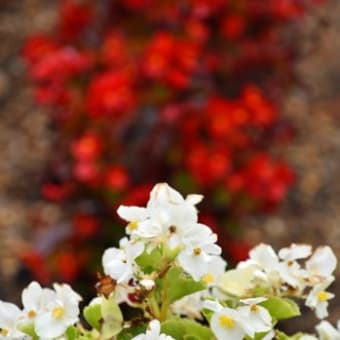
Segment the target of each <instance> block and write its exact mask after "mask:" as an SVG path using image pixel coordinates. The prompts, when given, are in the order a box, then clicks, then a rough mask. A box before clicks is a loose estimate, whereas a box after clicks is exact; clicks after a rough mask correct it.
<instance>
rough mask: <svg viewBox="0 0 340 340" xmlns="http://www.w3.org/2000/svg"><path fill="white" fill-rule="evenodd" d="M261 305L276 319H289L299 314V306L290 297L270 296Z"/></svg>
mask: <svg viewBox="0 0 340 340" xmlns="http://www.w3.org/2000/svg"><path fill="white" fill-rule="evenodd" d="M261 305H262V306H263V307H264V308H266V309H267V310H268V312H269V313H270V315H271V316H272V317H273V318H275V319H276V320H282V319H289V318H293V317H295V316H299V315H301V313H300V309H299V306H298V305H297V304H296V303H295V302H294V301H293V300H291V299H287V298H280V297H277V296H272V297H270V298H268V299H267V300H266V301H263V302H261Z"/></svg>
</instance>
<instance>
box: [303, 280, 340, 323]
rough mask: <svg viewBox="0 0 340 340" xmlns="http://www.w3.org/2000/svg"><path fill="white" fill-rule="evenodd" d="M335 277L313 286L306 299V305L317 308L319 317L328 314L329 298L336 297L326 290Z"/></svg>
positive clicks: (316, 311) (316, 312)
mask: <svg viewBox="0 0 340 340" xmlns="http://www.w3.org/2000/svg"><path fill="white" fill-rule="evenodd" d="M333 280H334V278H329V279H328V280H325V281H323V282H321V283H319V284H317V285H315V286H314V287H313V289H312V290H311V291H310V293H309V294H308V296H307V299H306V306H308V307H310V308H312V309H313V310H315V314H316V316H317V317H318V318H319V319H323V318H325V317H327V316H328V311H327V308H328V300H330V299H333V298H334V294H333V293H329V292H327V291H326V289H327V288H328V286H329V285H330V284H331V283H332V282H333Z"/></svg>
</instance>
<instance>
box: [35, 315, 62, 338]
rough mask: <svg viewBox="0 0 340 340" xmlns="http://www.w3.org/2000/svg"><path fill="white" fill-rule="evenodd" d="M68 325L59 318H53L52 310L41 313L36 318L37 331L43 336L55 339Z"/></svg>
mask: <svg viewBox="0 0 340 340" xmlns="http://www.w3.org/2000/svg"><path fill="white" fill-rule="evenodd" d="M66 329H67V326H66V325H65V324H64V323H63V322H61V321H60V320H58V319H55V318H52V315H51V313H50V312H48V313H43V314H40V315H38V316H37V317H36V319H35V331H36V333H37V334H38V335H39V337H41V338H47V339H53V338H57V337H58V336H61V335H62V334H63V333H64V332H65V331H66Z"/></svg>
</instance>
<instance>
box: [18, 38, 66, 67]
mask: <svg viewBox="0 0 340 340" xmlns="http://www.w3.org/2000/svg"><path fill="white" fill-rule="evenodd" d="M58 48H59V46H58V44H57V43H56V42H55V41H54V40H53V39H51V38H50V37H47V36H45V35H34V36H32V37H30V38H28V39H27V40H26V42H25V45H24V47H23V49H22V55H23V57H24V58H25V60H26V61H27V62H29V63H30V64H35V63H37V62H39V61H40V60H42V59H44V58H46V56H47V55H49V54H50V53H53V52H55V51H56V50H57V49H58Z"/></svg>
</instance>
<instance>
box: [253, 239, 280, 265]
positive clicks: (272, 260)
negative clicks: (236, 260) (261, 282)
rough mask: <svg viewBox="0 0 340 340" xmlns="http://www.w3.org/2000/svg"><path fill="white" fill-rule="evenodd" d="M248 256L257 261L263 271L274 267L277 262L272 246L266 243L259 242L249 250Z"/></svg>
mask: <svg viewBox="0 0 340 340" xmlns="http://www.w3.org/2000/svg"><path fill="white" fill-rule="evenodd" d="M249 257H250V259H252V260H253V261H255V262H256V263H258V264H259V265H260V266H261V267H262V268H263V269H264V270H265V271H269V270H273V269H276V267H277V264H278V262H279V260H278V257H277V255H276V254H275V252H274V250H273V248H272V247H271V246H269V245H267V244H263V243H262V244H260V245H258V246H257V247H255V248H253V249H252V250H251V251H250V252H249Z"/></svg>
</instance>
